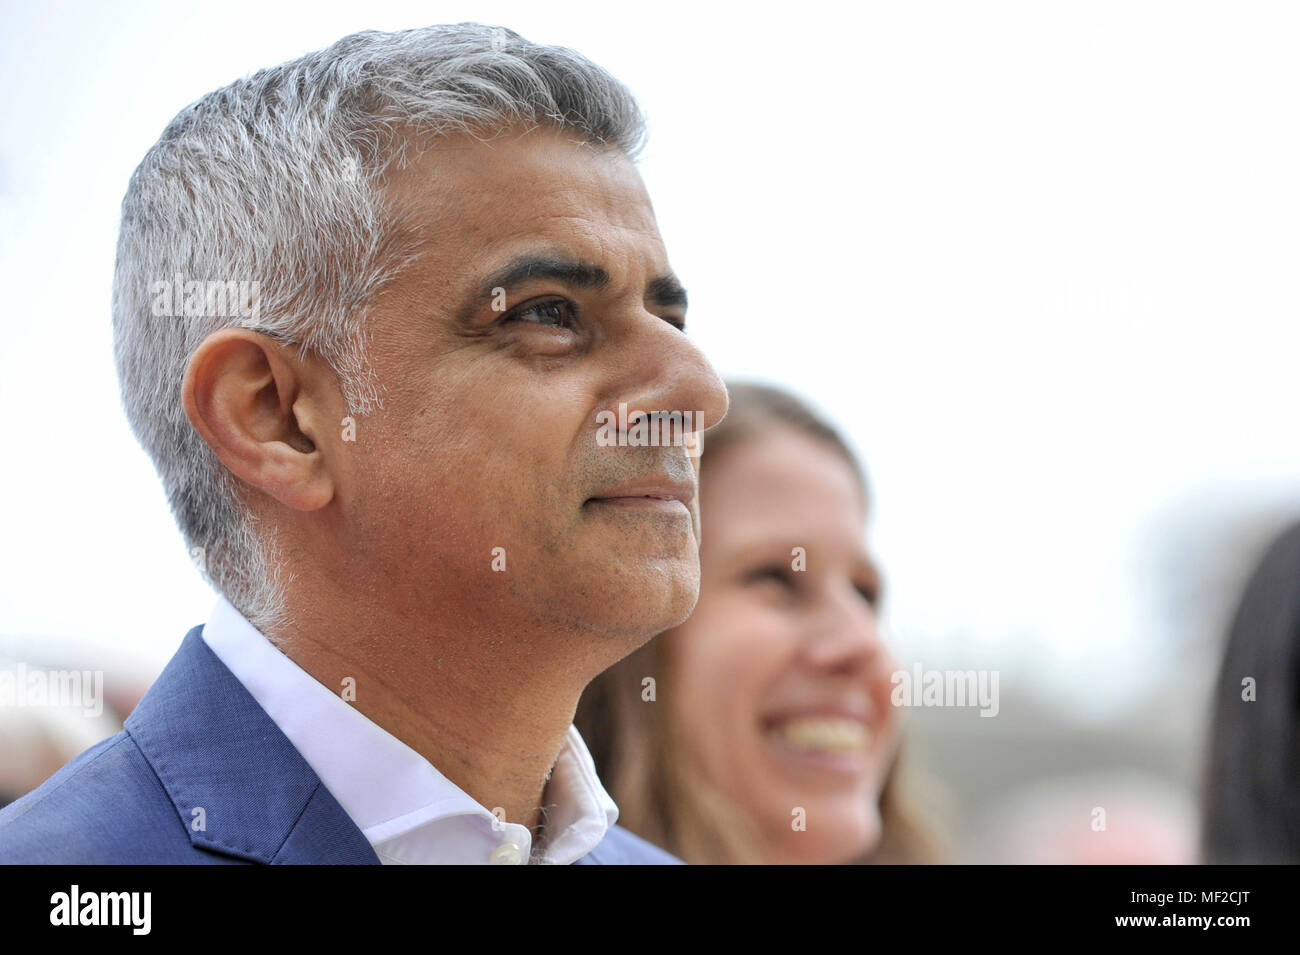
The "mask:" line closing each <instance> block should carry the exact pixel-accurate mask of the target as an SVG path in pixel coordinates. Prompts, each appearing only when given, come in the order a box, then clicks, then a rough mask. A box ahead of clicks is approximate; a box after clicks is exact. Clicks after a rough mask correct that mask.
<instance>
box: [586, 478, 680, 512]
mask: <svg viewBox="0 0 1300 955" xmlns="http://www.w3.org/2000/svg"><path fill="white" fill-rule="evenodd" d="M694 499H695V485H694V483H692V482H688V481H681V482H679V481H669V480H667V479H652V480H645V481H635V482H630V483H627V484H621V485H619V486H617V487H613V488H610V489H609V490H607V491H602V492H601V493H600V494H597V495H593V496H592V497H590V498H588V499H587V503H591V502H593V501H594V502H597V503H633V504H634V503H637V502H641V501H664V502H671V501H677V502H679V503H681V504H683V505H685V506H687V507H689V506H690V503H691V501H693V500H694Z"/></svg>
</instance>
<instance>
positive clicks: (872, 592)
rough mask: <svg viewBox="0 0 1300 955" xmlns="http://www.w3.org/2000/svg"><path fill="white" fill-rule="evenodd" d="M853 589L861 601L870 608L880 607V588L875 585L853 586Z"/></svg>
mask: <svg viewBox="0 0 1300 955" xmlns="http://www.w3.org/2000/svg"><path fill="white" fill-rule="evenodd" d="M854 586H855V589H856V590H857V592H858V593H860V594H861V595H862V599H863V600H865V601H866V602H867V603H869V604H870V605H871V606H872V607H879V606H880V588H879V587H877V586H876V585H875V584H855V585H854Z"/></svg>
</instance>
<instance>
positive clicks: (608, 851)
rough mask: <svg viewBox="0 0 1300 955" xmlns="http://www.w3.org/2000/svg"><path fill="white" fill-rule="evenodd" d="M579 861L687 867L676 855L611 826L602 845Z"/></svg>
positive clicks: (625, 830) (600, 863)
mask: <svg viewBox="0 0 1300 955" xmlns="http://www.w3.org/2000/svg"><path fill="white" fill-rule="evenodd" d="M579 861H581V862H583V863H587V864H591V863H594V864H596V865H685V863H684V862H682V860H681V859H679V858H677V857H676V856H675V855H672V854H670V853H668V852H665V851H664V850H663V849H660V848H659V847H658V846H656V845H654V844H653V843H650V842H647V841H646V840H644V839H642V838H641V837H640V836H638V835H636V834H634V833H632V832H631V831H629V830H627V829H624V828H623V827H622V826H610V827H609V829H608V830H606V832H605V838H604V839H602V840H601V841H600V845H598V846H596V848H595V849H593V850H592V851H591V852H590V853H589V854H588V855H587V856H586V857H585V858H583V859H581V860H579Z"/></svg>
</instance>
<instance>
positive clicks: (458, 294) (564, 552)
mask: <svg viewBox="0 0 1300 955" xmlns="http://www.w3.org/2000/svg"><path fill="white" fill-rule="evenodd" d="M575 138H576V137H573V136H572V135H570V134H569V133H567V132H559V131H556V130H552V129H549V128H543V129H539V130H534V131H532V132H529V133H526V134H519V133H514V134H510V135H505V136H501V137H499V138H496V139H494V140H493V141H491V142H490V143H482V142H479V141H476V140H474V139H472V138H470V137H457V138H451V139H445V140H441V141H439V142H437V143H436V144H435V146H434V148H433V149H432V150H430V151H429V152H427V153H425V154H424V156H423V157H422V158H421V159H419V160H418V161H417V162H415V163H414V164H412V165H411V166H409V167H408V168H406V169H405V170H403V171H401V172H399V173H396V174H395V175H394V176H392V177H391V178H390V180H389V182H388V184H387V189H388V195H389V197H390V198H391V199H392V200H394V202H395V203H397V205H398V206H399V207H401V208H404V209H405V210H406V215H405V217H404V219H405V221H406V223H407V226H408V227H409V228H410V229H412V230H413V231H414V232H415V233H416V235H417V236H418V238H419V239H420V241H421V243H422V247H421V251H420V253H419V258H418V260H417V261H416V262H415V263H414V264H413V265H412V266H411V267H410V268H408V269H407V271H405V272H404V273H403V275H402V277H401V278H400V279H399V280H398V281H396V282H395V283H393V284H392V285H390V286H389V287H388V288H387V289H386V290H385V291H384V293H383V294H382V295H381V297H380V299H379V300H378V302H377V303H376V306H375V308H374V309H373V311H372V312H371V315H370V319H369V325H368V328H369V334H370V344H369V347H368V352H367V354H368V355H369V358H370V362H371V367H372V370H373V373H374V374H375V375H376V376H377V379H378V382H379V385H380V386H381V388H382V389H383V394H384V399H383V407H382V409H380V410H378V411H377V412H375V413H374V414H373V415H369V416H366V417H363V418H361V419H360V420H358V422H357V426H356V440H355V443H354V444H347V445H344V447H346V448H348V449H350V451H349V453H350V454H353V456H352V457H351V458H350V460H349V461H348V463H347V465H346V468H345V475H344V477H343V479H342V480H340V482H339V490H338V503H339V506H340V508H341V509H342V512H343V514H344V515H345V517H346V520H345V522H344V524H345V528H346V530H345V534H347V535H348V536H349V539H347V540H345V541H344V542H343V543H344V546H346V547H347V548H348V549H349V550H348V553H349V555H350V556H351V558H352V560H353V561H354V564H353V566H358V565H360V566H362V567H363V568H364V570H365V571H368V572H370V573H371V574H372V575H373V579H375V580H377V581H378V583H377V584H376V585H375V586H377V587H379V588H381V589H382V591H383V598H384V602H385V604H386V606H388V607H390V608H392V609H394V610H396V611H398V612H399V613H401V614H403V615H408V616H409V617H410V618H411V619H412V623H416V624H418V623H422V622H423V623H426V624H427V622H428V621H429V620H436V621H447V622H448V624H449V625H454V622H455V621H456V620H462V621H466V622H468V621H469V620H471V619H473V620H475V621H477V622H478V623H480V624H483V623H486V624H487V625H489V626H490V627H500V628H501V632H502V634H503V638H508V635H509V633H510V631H511V629H513V628H517V627H520V626H524V627H529V628H533V629H536V628H538V627H539V626H540V627H543V628H546V629H551V630H555V629H557V628H559V629H561V630H565V631H567V632H569V633H573V632H594V633H599V634H601V635H607V636H610V637H619V636H628V637H638V638H639V639H641V640H644V639H645V638H647V637H649V636H650V635H651V634H652V633H653V632H655V631H658V630H662V629H664V628H666V627H669V626H672V625H674V624H676V623H679V622H680V621H681V620H683V619H684V618H685V617H686V616H687V615H688V614H689V613H690V611H691V609H692V607H693V606H694V604H695V600H696V597H697V594H698V588H699V561H698V540H699V516H698V503H697V496H696V493H695V489H696V485H697V472H696V468H695V464H696V462H697V461H698V459H697V458H695V457H693V456H692V455H691V454H690V453H689V449H688V448H686V447H682V446H670V447H631V446H601V444H599V443H598V441H597V414H598V413H599V412H601V411H610V412H615V413H617V411H618V406H619V403H620V402H626V403H627V406H628V410H629V413H630V412H631V411H633V410H643V411H647V412H650V411H674V410H676V411H683V412H685V411H689V412H702V413H703V420H704V426H705V427H708V426H712V425H713V424H716V423H717V421H718V420H720V419H721V417H722V416H723V415H724V414H725V413H726V392H725V389H724V387H723V385H722V382H721V381H720V379H719V378H718V377H717V375H716V374H715V373H714V371H713V369H712V368H711V367H710V365H709V363H708V362H707V361H706V360H705V359H704V357H703V356H702V355H701V354H700V352H699V351H698V350H697V349H696V348H695V346H694V345H693V344H692V343H691V341H690V340H689V339H688V338H687V337H686V335H685V334H684V333H683V331H681V330H680V328H679V326H680V325H681V324H682V323H683V322H684V320H685V293H684V292H683V291H682V290H681V287H680V286H679V285H678V284H677V282H676V279H675V278H674V277H673V274H672V271H671V269H670V268H669V265H668V258H667V254H666V252H665V250H664V245H663V242H662V240H661V239H660V237H659V232H658V228H657V226H656V224H655V219H654V214H653V212H652V209H651V206H650V201H649V198H648V196H647V195H646V192H645V188H644V186H643V184H642V182H641V178H640V176H639V175H638V173H637V171H636V169H635V167H634V166H633V164H632V163H631V161H630V160H628V159H627V158H626V157H625V156H623V155H622V154H621V153H618V152H617V151H613V150H603V149H597V148H593V147H591V146H589V145H586V144H579V143H577V142H575V141H574V139H575ZM351 449H355V451H354V452H352V451H351ZM674 495H676V496H678V497H682V498H684V499H685V501H686V503H683V502H682V501H673V500H663V499H656V498H671V497H673V496H674ZM498 548H499V550H498ZM502 649H503V650H505V651H506V652H509V651H508V644H506V643H503V644H502ZM621 649H622V651H623V652H626V651H628V650H630V649H632V646H624V647H622V648H621Z"/></svg>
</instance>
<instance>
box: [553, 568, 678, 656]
mask: <svg viewBox="0 0 1300 955" xmlns="http://www.w3.org/2000/svg"><path fill="white" fill-rule="evenodd" d="M593 563H595V564H596V565H597V566H599V567H601V568H602V569H601V570H599V571H597V570H592V571H588V572H580V573H577V574H575V575H574V576H572V577H570V578H569V579H576V580H586V581H593V582H598V583H599V584H601V585H602V586H588V587H586V588H584V590H585V595H584V604H585V606H584V608H583V613H582V616H583V618H584V619H585V620H586V621H587V622H588V623H589V625H590V627H591V629H599V630H604V631H607V632H609V633H613V634H620V633H627V634H631V635H643V636H644V638H645V639H647V640H648V639H649V638H650V637H652V636H654V635H656V634H658V633H662V632H663V631H665V630H671V629H672V628H673V627H676V626H677V625H679V624H681V623H682V622H683V621H685V620H686V618H687V617H689V616H690V615H691V612H692V611H693V610H694V609H695V604H696V601H698V600H699V596H700V564H699V558H698V555H696V554H695V553H691V554H688V555H685V556H682V557H680V558H657V559H654V560H646V561H644V562H642V561H637V562H633V563H630V564H629V563H618V564H615V563H614V562H613V561H596V562H593ZM611 566H613V567H614V568H615V569H610V568H611Z"/></svg>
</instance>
